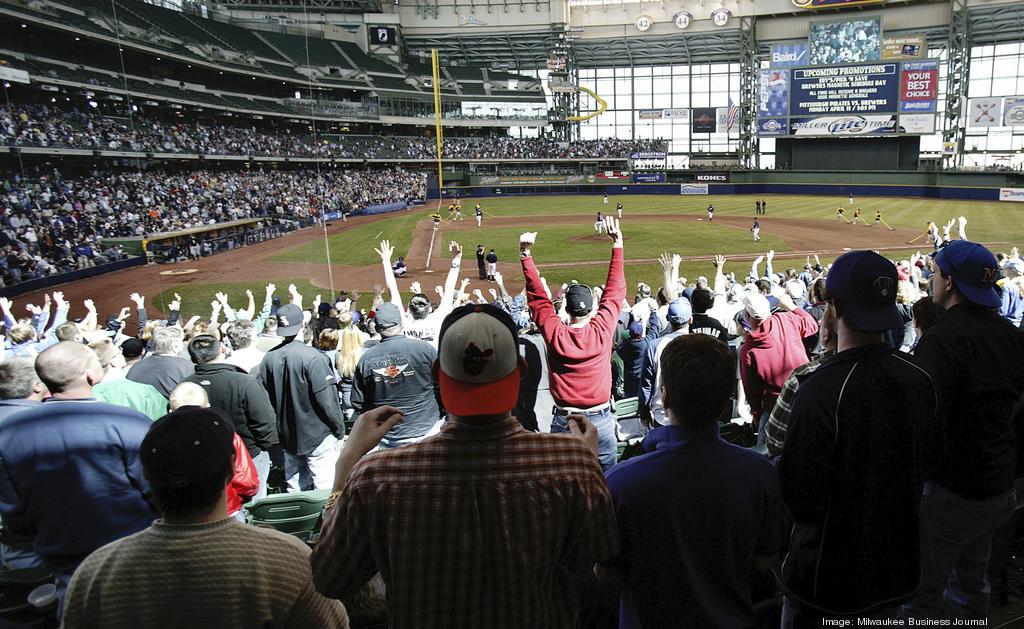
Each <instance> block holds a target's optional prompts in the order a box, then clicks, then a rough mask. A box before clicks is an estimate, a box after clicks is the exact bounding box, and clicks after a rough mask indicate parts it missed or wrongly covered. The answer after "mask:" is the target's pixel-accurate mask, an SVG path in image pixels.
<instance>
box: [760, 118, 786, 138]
mask: <svg viewBox="0 0 1024 629" xmlns="http://www.w3.org/2000/svg"><path fill="white" fill-rule="evenodd" d="M787 133H789V123H788V122H786V119H785V118H761V119H759V120H758V121H757V134H758V135H786V134H787Z"/></svg>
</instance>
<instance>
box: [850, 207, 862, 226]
mask: <svg viewBox="0 0 1024 629" xmlns="http://www.w3.org/2000/svg"><path fill="white" fill-rule="evenodd" d="M858 220H860V208H857V209H856V210H854V211H853V220H852V221H850V224H851V225H856V224H857V221H858Z"/></svg>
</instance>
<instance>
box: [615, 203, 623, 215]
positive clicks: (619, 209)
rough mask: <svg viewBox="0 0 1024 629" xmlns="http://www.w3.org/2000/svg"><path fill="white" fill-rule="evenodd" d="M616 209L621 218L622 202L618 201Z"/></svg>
mask: <svg viewBox="0 0 1024 629" xmlns="http://www.w3.org/2000/svg"><path fill="white" fill-rule="evenodd" d="M615 211H616V212H618V214H619V218H622V204H621V203H616V204H615Z"/></svg>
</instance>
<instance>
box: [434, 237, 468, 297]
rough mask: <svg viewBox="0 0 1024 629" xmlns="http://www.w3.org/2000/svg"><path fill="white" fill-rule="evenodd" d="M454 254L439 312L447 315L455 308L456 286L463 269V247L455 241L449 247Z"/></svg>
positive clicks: (445, 280)
mask: <svg viewBox="0 0 1024 629" xmlns="http://www.w3.org/2000/svg"><path fill="white" fill-rule="evenodd" d="M448 250H449V251H450V252H451V254H452V264H451V268H450V269H449V270H448V276H447V277H446V278H445V279H444V295H442V296H441V303H440V304H438V306H437V310H438V312H442V313H444V314H447V313H448V312H449V311H451V310H452V308H453V307H454V306H455V286H456V285H457V284H458V282H459V273H460V272H461V270H462V269H461V267H462V247H460V246H459V243H457V242H455V241H454V240H453V241H452V242H451V243H450V244H449V245H448Z"/></svg>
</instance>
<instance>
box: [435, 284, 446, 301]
mask: <svg viewBox="0 0 1024 629" xmlns="http://www.w3.org/2000/svg"><path fill="white" fill-rule="evenodd" d="M434 292H435V293H437V296H438V297H440V298H441V299H444V287H442V286H435V287H434Z"/></svg>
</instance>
